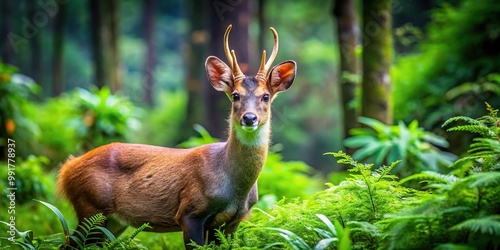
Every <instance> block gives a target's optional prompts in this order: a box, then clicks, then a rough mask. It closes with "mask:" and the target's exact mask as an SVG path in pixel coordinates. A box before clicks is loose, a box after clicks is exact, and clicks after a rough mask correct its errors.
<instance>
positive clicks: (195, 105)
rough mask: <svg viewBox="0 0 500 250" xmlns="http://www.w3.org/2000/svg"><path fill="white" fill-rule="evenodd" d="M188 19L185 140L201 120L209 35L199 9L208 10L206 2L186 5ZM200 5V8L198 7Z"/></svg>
mask: <svg viewBox="0 0 500 250" xmlns="http://www.w3.org/2000/svg"><path fill="white" fill-rule="evenodd" d="M187 4H188V5H187V7H188V18H189V24H190V26H189V33H188V36H187V40H188V47H187V48H186V57H187V70H186V74H187V75H186V88H187V92H188V104H187V112H186V119H185V128H186V129H184V130H183V132H184V133H185V134H183V135H182V136H181V137H182V138H184V139H187V138H188V137H190V136H191V135H192V134H193V131H192V129H191V128H192V127H193V125H194V124H196V123H201V122H202V120H203V111H204V105H203V95H202V91H201V90H202V89H204V87H203V84H207V82H206V81H205V79H206V78H207V77H206V74H205V69H204V67H205V66H204V65H205V58H204V57H206V56H207V53H206V46H207V43H208V39H209V34H208V31H207V28H208V27H207V25H206V18H207V17H206V12H200V11H199V10H200V8H201V9H207V8H208V2H207V1H201V2H200V1H197V0H190V1H188V3H187ZM200 5H201V6H200Z"/></svg>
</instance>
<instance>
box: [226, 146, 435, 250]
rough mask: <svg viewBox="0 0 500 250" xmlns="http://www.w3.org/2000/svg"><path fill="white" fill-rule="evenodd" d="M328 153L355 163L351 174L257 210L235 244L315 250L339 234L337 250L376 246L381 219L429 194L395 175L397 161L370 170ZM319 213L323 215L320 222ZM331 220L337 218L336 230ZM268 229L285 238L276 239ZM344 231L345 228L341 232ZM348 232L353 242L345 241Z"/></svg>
mask: <svg viewBox="0 0 500 250" xmlns="http://www.w3.org/2000/svg"><path fill="white" fill-rule="evenodd" d="M328 154H332V155H334V156H336V157H339V158H340V159H339V163H343V164H349V165H351V166H352V167H353V168H352V169H351V170H350V172H351V173H352V174H351V177H350V178H348V179H346V180H345V181H343V182H341V183H340V184H339V185H337V186H333V185H330V187H329V188H328V189H326V190H324V191H320V192H317V193H316V194H314V195H312V196H311V197H309V198H307V199H305V200H303V199H294V200H288V201H286V200H281V201H279V202H278V204H277V205H276V206H274V207H273V208H272V209H271V210H270V211H267V212H264V211H262V210H260V209H255V210H254V213H253V216H252V220H251V221H249V222H245V223H243V224H242V226H241V227H240V229H239V230H238V231H237V232H236V234H235V236H234V240H233V245H237V246H239V247H242V246H244V247H245V248H247V249H263V248H265V247H270V248H271V249H273V247H274V248H276V247H285V248H287V249H310V248H312V247H311V246H317V244H318V243H320V242H322V243H326V242H329V241H333V239H332V238H334V237H336V238H337V239H339V240H340V243H338V244H340V245H338V246H337V248H338V249H341V248H342V249H347V248H348V247H349V245H351V246H352V248H353V249H376V248H377V247H378V246H379V244H380V242H381V240H382V236H383V230H382V228H379V226H378V224H377V222H378V221H380V220H382V219H383V218H384V215H385V214H388V213H392V212H394V211H400V210H401V209H403V208H405V207H408V206H411V205H414V204H418V203H419V202H420V201H421V200H423V199H425V198H426V197H428V194H427V193H425V192H421V191H417V190H414V189H410V188H405V187H403V186H401V185H400V184H399V183H398V182H397V181H395V179H396V177H395V176H394V175H391V174H390V173H389V172H390V171H391V169H392V168H393V167H394V165H395V164H396V163H394V164H392V165H391V166H388V167H381V168H379V169H377V170H371V168H372V165H368V164H362V163H358V162H356V161H354V160H353V159H352V158H351V157H350V156H348V155H346V154H344V153H342V152H339V153H328ZM318 214H323V215H324V216H320V218H321V220H320V221H318V216H317V215H318ZM327 220H328V221H330V222H331V221H333V228H335V229H332V226H331V223H328V222H327ZM336 221H338V223H337V222H336ZM269 228H274V229H272V230H273V231H277V232H278V233H279V234H281V235H282V237H284V238H276V236H275V235H274V234H270V233H269V230H268V229H269ZM333 231H335V232H336V234H334V233H333ZM341 231H342V232H344V233H343V234H342V235H339V232H341ZM292 232H293V233H292ZM347 232H348V233H347ZM346 235H349V238H350V239H351V240H350V241H349V240H345V238H344V237H347V236H346ZM342 238H344V240H343V239H342ZM325 239H326V240H325ZM322 240H324V241H322Z"/></svg>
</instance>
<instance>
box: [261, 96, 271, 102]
mask: <svg viewBox="0 0 500 250" xmlns="http://www.w3.org/2000/svg"><path fill="white" fill-rule="evenodd" d="M269 98H270V97H269V94H265V95H263V96H262V101H263V102H269Z"/></svg>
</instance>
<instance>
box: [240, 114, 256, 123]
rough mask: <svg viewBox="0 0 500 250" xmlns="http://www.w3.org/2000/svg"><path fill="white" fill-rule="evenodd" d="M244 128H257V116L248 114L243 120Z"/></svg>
mask: <svg viewBox="0 0 500 250" xmlns="http://www.w3.org/2000/svg"><path fill="white" fill-rule="evenodd" d="M241 125H242V126H257V115H256V114H254V113H246V114H244V115H243V118H242V119H241Z"/></svg>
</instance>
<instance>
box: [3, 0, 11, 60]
mask: <svg viewBox="0 0 500 250" xmlns="http://www.w3.org/2000/svg"><path fill="white" fill-rule="evenodd" d="M0 7H1V8H2V9H1V12H0V13H1V14H0V16H1V17H0V18H1V23H2V30H1V31H0V37H1V39H2V40H1V42H2V44H0V45H1V50H2V55H1V56H2V58H1V59H0V61H1V62H2V63H6V64H9V63H12V47H11V45H10V43H9V39H8V38H7V37H8V35H9V33H10V32H11V30H12V17H11V16H12V11H13V8H12V0H3V1H2V3H1V6H0Z"/></svg>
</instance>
